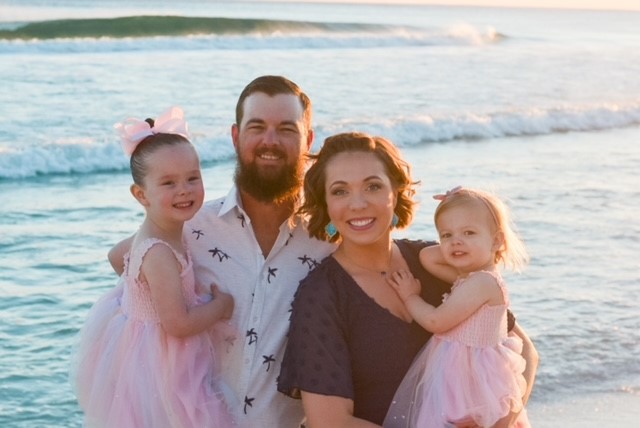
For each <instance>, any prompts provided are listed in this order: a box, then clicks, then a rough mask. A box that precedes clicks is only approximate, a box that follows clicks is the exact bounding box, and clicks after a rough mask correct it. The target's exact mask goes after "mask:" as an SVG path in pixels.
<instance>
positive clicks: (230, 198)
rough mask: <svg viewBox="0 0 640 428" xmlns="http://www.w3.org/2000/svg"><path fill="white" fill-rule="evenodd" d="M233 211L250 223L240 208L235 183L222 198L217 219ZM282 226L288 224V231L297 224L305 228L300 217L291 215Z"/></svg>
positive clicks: (240, 202) (238, 192)
mask: <svg viewBox="0 0 640 428" xmlns="http://www.w3.org/2000/svg"><path fill="white" fill-rule="evenodd" d="M234 209H237V210H238V212H240V213H241V214H243V215H245V217H246V218H247V221H249V222H250V221H251V219H250V218H249V217H248V216H247V215H246V213H245V211H244V208H243V207H242V199H241V198H240V190H238V187H237V186H236V184H235V183H234V184H233V185H232V186H231V189H229V193H227V196H226V197H225V198H224V202H223V204H222V208H221V209H220V211H219V212H218V217H222V216H224V215H226V214H227V213H229V212H230V211H233V210H234ZM284 224H288V225H289V227H290V229H295V228H296V227H297V226H298V224H302V225H303V226H306V222H305V221H304V220H303V219H302V217H301V216H299V215H296V214H293V215H292V216H291V217H289V221H287V222H285V223H284Z"/></svg>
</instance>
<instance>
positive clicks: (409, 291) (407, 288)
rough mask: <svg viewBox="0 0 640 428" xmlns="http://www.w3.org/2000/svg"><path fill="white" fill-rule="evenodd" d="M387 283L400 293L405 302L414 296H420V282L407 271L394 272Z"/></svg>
mask: <svg viewBox="0 0 640 428" xmlns="http://www.w3.org/2000/svg"><path fill="white" fill-rule="evenodd" d="M387 282H388V283H389V285H391V288H393V289H394V290H395V292H396V293H398V296H399V297H400V299H401V300H402V301H403V302H404V301H405V300H407V299H408V298H409V296H412V295H414V294H417V295H420V288H421V287H420V281H418V280H417V279H415V278H414V277H413V275H411V272H409V271H406V270H399V271H397V272H393V273H392V274H391V275H390V276H388V277H387Z"/></svg>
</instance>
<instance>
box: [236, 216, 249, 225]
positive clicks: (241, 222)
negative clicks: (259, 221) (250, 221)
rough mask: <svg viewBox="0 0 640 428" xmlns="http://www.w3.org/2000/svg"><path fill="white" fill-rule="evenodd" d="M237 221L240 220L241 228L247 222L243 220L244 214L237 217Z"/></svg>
mask: <svg viewBox="0 0 640 428" xmlns="http://www.w3.org/2000/svg"><path fill="white" fill-rule="evenodd" d="M236 218H237V219H238V220H240V224H241V225H242V227H244V225H245V224H246V222H247V219H246V218H245V216H244V214H240V215H239V216H238V217H236Z"/></svg>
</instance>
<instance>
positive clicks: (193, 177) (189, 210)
mask: <svg viewBox="0 0 640 428" xmlns="http://www.w3.org/2000/svg"><path fill="white" fill-rule="evenodd" d="M145 162H146V164H147V165H148V169H147V175H146V176H145V177H144V186H142V188H141V191H142V193H143V196H142V199H140V198H138V200H139V201H140V202H141V203H142V204H143V205H144V206H145V208H146V210H147V216H148V217H149V218H151V219H153V220H154V221H156V222H163V223H164V222H184V221H186V220H189V219H190V218H191V217H193V216H194V215H195V213H196V212H197V211H198V210H199V209H200V207H201V206H202V202H203V200H204V186H203V184H202V176H201V174H200V161H199V159H198V155H197V153H196V151H195V149H194V148H193V146H191V145H190V144H175V145H171V146H163V147H161V148H159V149H157V150H156V151H154V152H153V153H151V154H150V155H149V156H148V157H147V159H146V160H145Z"/></svg>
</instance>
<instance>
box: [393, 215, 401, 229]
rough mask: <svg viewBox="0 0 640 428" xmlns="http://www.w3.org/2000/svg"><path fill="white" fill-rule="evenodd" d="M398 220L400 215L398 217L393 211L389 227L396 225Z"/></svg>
mask: <svg viewBox="0 0 640 428" xmlns="http://www.w3.org/2000/svg"><path fill="white" fill-rule="evenodd" d="M399 221H400V217H398V215H397V214H396V213H393V219H392V220H391V227H396V226H397V225H398V222H399Z"/></svg>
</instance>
